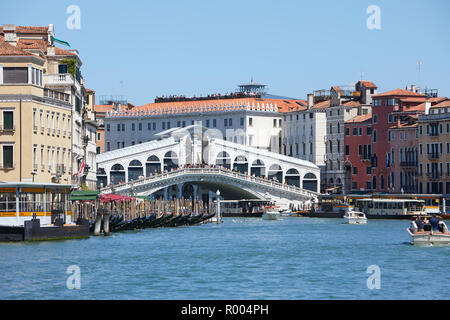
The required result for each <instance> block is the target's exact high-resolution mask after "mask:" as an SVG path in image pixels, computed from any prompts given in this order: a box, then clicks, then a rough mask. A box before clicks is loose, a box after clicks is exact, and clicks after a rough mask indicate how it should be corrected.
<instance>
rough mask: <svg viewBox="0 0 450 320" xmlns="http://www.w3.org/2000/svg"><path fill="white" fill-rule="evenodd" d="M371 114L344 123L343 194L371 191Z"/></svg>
mask: <svg viewBox="0 0 450 320" xmlns="http://www.w3.org/2000/svg"><path fill="white" fill-rule="evenodd" d="M371 140H372V113H367V114H362V115H359V116H356V117H354V118H352V119H350V120H347V121H345V125H344V168H345V187H346V188H345V190H344V191H345V192H346V193H349V192H352V191H371V190H372V166H371V162H370V159H371V157H372V141H371Z"/></svg>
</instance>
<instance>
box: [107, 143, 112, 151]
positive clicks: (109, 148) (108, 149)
mask: <svg viewBox="0 0 450 320" xmlns="http://www.w3.org/2000/svg"><path fill="white" fill-rule="evenodd" d="M110 150H111V146H110V145H109V141H108V142H106V151H110Z"/></svg>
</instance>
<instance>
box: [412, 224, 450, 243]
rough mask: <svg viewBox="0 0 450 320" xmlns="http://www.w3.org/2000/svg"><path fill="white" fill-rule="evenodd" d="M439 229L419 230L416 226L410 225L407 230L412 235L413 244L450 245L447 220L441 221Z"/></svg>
mask: <svg viewBox="0 0 450 320" xmlns="http://www.w3.org/2000/svg"><path fill="white" fill-rule="evenodd" d="M439 224H440V227H439V230H427V229H425V230H426V231H418V230H417V229H416V227H412V226H410V227H409V228H406V231H407V232H408V233H409V235H410V236H411V244H412V245H418V246H439V245H441V246H442V245H443V246H448V245H450V232H449V231H448V228H447V225H446V224H445V222H443V221H440V222H439Z"/></svg>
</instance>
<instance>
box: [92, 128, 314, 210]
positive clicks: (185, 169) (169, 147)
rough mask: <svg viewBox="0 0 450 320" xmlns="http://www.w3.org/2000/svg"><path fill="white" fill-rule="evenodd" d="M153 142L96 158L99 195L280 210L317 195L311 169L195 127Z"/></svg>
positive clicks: (164, 134)
mask: <svg viewBox="0 0 450 320" xmlns="http://www.w3.org/2000/svg"><path fill="white" fill-rule="evenodd" d="M158 137H159V139H158V140H153V141H149V142H145V143H141V144H138V145H134V146H130V147H126V148H122V149H117V150H113V151H110V152H106V153H103V154H99V155H97V165H98V172H97V177H98V183H99V186H100V187H102V189H101V192H102V193H112V192H115V193H121V194H134V195H152V196H154V197H164V198H166V199H171V198H173V197H190V196H194V197H198V198H200V197H201V198H203V199H205V200H207V199H211V198H215V192H216V190H217V189H219V190H220V193H221V196H222V197H223V198H225V199H236V200H237V199H262V200H266V199H271V200H272V201H276V202H277V204H279V205H280V206H283V207H285V206H287V205H289V204H290V203H294V204H298V203H300V202H304V201H309V200H311V199H312V198H315V197H316V196H317V194H318V188H319V184H318V181H320V169H319V168H318V167H317V166H316V165H314V164H313V163H311V162H309V161H305V160H300V159H297V158H293V157H288V156H284V155H281V154H278V153H274V152H270V151H267V150H262V149H257V148H252V147H248V146H245V145H242V144H239V143H235V142H231V141H226V140H223V139H221V137H218V136H217V135H216V134H215V132H214V131H212V130H211V129H206V128H202V127H201V126H198V125H193V126H189V127H186V128H174V129H171V130H167V131H164V132H162V133H160V134H159V135H158Z"/></svg>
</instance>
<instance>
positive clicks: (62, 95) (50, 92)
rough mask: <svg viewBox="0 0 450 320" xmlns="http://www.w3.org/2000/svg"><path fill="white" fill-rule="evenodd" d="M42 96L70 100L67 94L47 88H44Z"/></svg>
mask: <svg viewBox="0 0 450 320" xmlns="http://www.w3.org/2000/svg"><path fill="white" fill-rule="evenodd" d="M44 97H48V98H53V99H56V100H61V101H64V102H70V95H69V94H67V93H64V92H60V91H56V90H51V89H47V88H45V89H44Z"/></svg>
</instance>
